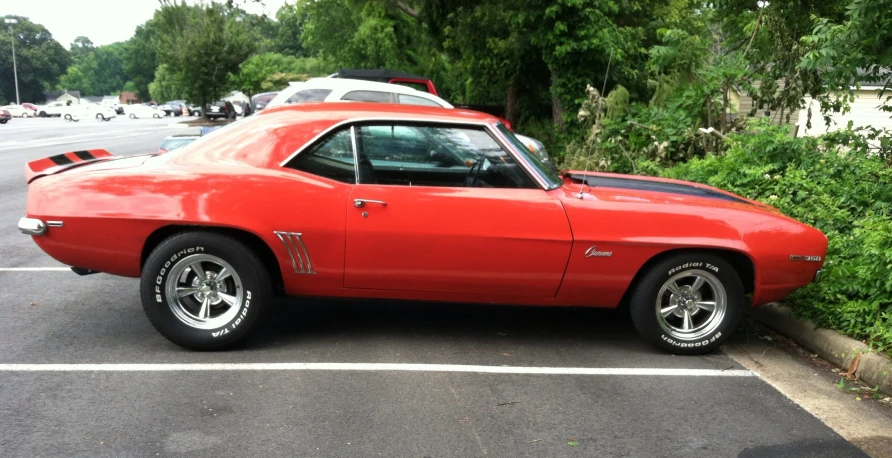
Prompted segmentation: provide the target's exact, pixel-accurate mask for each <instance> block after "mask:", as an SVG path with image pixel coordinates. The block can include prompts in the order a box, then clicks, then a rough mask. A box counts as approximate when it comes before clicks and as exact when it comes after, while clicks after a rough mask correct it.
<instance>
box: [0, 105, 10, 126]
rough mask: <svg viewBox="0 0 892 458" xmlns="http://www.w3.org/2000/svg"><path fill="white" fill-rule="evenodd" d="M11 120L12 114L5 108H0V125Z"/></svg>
mask: <svg viewBox="0 0 892 458" xmlns="http://www.w3.org/2000/svg"><path fill="white" fill-rule="evenodd" d="M10 119H12V113H10V112H9V110H7V109H5V108H0V124H6V123H8V122H9V120H10Z"/></svg>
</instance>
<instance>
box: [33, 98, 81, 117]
mask: <svg viewBox="0 0 892 458" xmlns="http://www.w3.org/2000/svg"><path fill="white" fill-rule="evenodd" d="M77 107H78V104H76V103H71V104H69V102H67V101H65V102H63V101H58V102H50V103H47V104H45V105H38V106H37V116H40V117H41V118H46V117H47V116H64V115H66V114H68V113H70V112H71V111H72V110H73V109H75V108H77Z"/></svg>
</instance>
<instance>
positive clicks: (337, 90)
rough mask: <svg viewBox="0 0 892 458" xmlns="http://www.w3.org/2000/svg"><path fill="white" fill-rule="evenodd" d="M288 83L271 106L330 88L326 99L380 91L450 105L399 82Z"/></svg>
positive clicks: (314, 80) (328, 80) (338, 80)
mask: <svg viewBox="0 0 892 458" xmlns="http://www.w3.org/2000/svg"><path fill="white" fill-rule="evenodd" d="M288 84H289V85H288V87H286V88H285V89H282V91H280V92H279V94H278V95H276V97H275V98H274V99H273V100H272V101H271V104H272V105H273V106H280V105H282V104H284V101H285V100H287V99H288V98H290V97H291V96H293V95H294V94H296V93H298V92H300V91H302V90H305V89H330V90H331V91H332V93H331V94H329V95H328V96H327V97H326V99H327V98H329V97H332V96H334V97H336V99H337V100H340V99H341V98H342V97H343V96H344V95H346V94H347V93H348V92H353V91H380V92H391V93H396V94H405V95H411V96H413V97H420V98H422V99H426V100H430V101H432V102H435V103H436V104H438V105H441V106H445V107H447V108H451V107H452V104H450V103H449V102H447V101H445V100H443V99H442V98H440V97H438V96H436V95H433V94H430V93H427V92H424V91H419V90H417V89H413V88H411V87H408V86H403V85H400V84H390V83H378V82H375V81H365V80H354V79H348V78H311V79H309V80H307V81H303V82H299V81H297V82H291V83H288ZM333 101H334V100H333ZM273 102H274V103H273Z"/></svg>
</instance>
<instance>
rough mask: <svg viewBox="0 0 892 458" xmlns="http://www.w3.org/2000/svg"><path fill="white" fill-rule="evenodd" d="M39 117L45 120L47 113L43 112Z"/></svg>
mask: <svg viewBox="0 0 892 458" xmlns="http://www.w3.org/2000/svg"><path fill="white" fill-rule="evenodd" d="M37 116H39V117H41V118H45V117H46V112H45V111H41V112H40V114H38V115H37Z"/></svg>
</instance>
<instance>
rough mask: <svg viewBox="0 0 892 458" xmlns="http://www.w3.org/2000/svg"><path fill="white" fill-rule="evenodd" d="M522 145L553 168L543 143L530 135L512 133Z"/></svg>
mask: <svg viewBox="0 0 892 458" xmlns="http://www.w3.org/2000/svg"><path fill="white" fill-rule="evenodd" d="M514 136H515V137H517V139H518V140H520V142H521V143H523V145H524V146H526V147H527V149H529V150H530V151H531V152H532V153H533V154H534V155H535V156H536V157H538V158H539V160H540V161H542V163H544V164H546V165H548V166H549V167H552V168H554V165H553V164H552V163H551V158H550V157H548V150H546V149H545V144H544V143H542V142H540V141H539V140H536V139H535V138H532V137H527V136H526V135H520V134H518V133H515V134H514Z"/></svg>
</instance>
